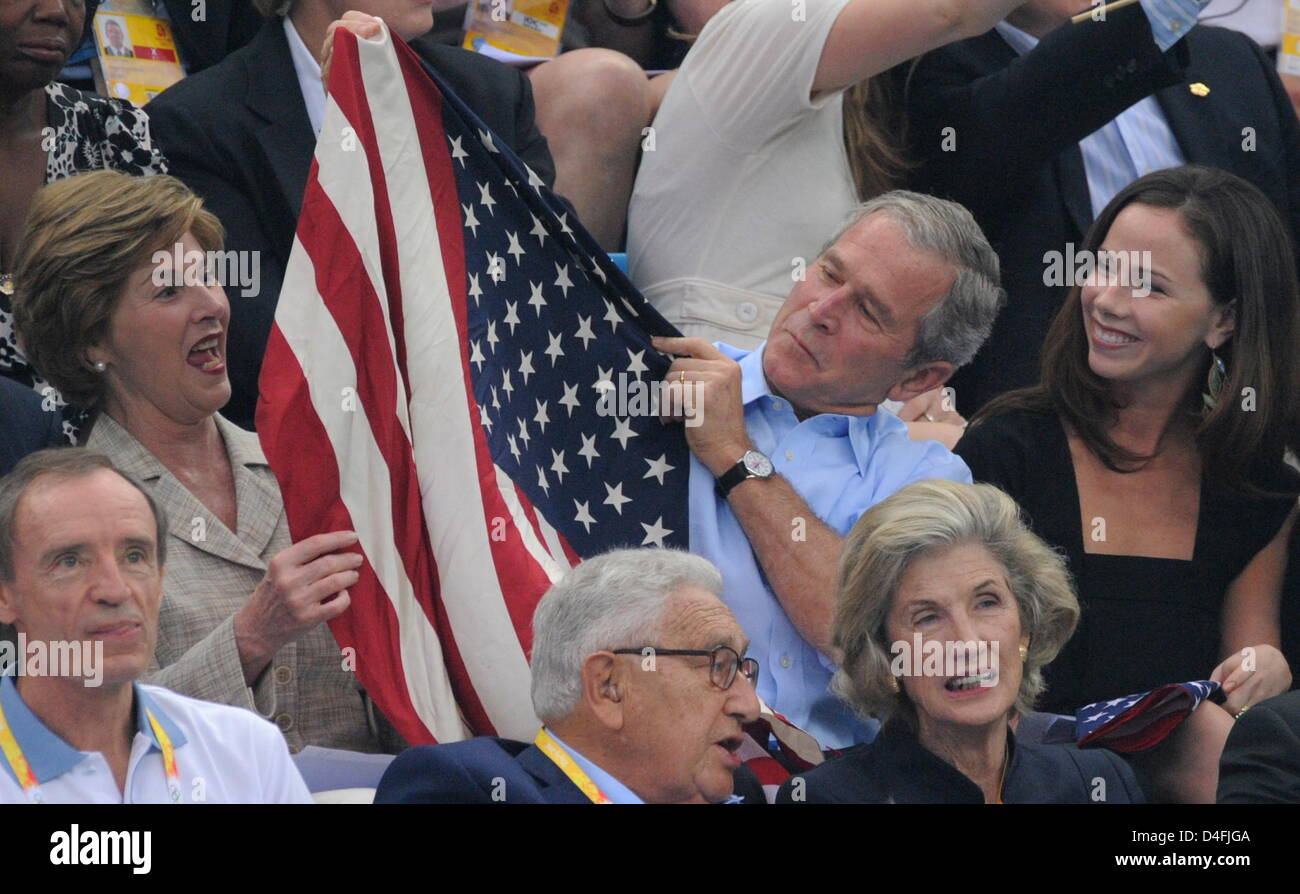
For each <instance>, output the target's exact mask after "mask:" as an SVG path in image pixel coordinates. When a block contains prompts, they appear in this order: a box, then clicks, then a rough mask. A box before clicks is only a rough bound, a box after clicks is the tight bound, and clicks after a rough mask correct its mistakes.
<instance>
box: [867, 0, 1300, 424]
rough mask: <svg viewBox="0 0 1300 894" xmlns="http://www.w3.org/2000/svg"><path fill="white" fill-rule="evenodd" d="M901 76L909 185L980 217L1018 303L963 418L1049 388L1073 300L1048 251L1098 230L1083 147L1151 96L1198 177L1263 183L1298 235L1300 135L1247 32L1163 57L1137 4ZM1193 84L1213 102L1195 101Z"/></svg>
mask: <svg viewBox="0 0 1300 894" xmlns="http://www.w3.org/2000/svg"><path fill="white" fill-rule="evenodd" d="M893 78H894V80H893V83H894V86H895V89H896V90H898V91H900V93H901V94H902V95H903V96H904V97H905V99H904V101H905V105H906V109H907V116H908V131H907V134H908V140H907V142H908V149H909V151H910V153H911V154H912V156H913V157H914V158H916V159H917V160H918V161H919V162H920V163H921V164H920V167H919V168H918V169H917V170H916V171H915V173H914V175H913V177H912V178H911V180H910V182H909V184H908V185H909V186H910V188H912V189H917V190H920V191H922V192H929V193H933V194H935V195H939V196H943V197H945V198H950V199H953V200H955V201H957V202H960V203H961V204H963V205H965V206H966V207H967V208H969V209H970V211H971V213H972V214H974V216H975V219H976V221H978V222H979V224H980V226H981V227H982V228H983V230H984V233H985V235H986V236H987V237H988V239H989V242H990V243H992V245H993V248H994V250H996V251H997V253H998V256H999V258H1000V259H1001V261H1002V285H1003V288H1005V289H1006V290H1007V293H1008V302H1007V306H1006V307H1005V308H1004V309H1003V311H1002V312H1001V313H1000V314H999V315H998V318H997V321H996V323H995V324H994V327H993V334H992V335H991V336H990V338H989V340H988V342H987V343H986V344H985V345H984V347H983V348H982V349H981V350H980V351H979V353H978V354H977V355H976V356H975V359H974V361H972V363H970V364H969V365H967V366H965V367H963V368H961V369H960V370H958V371H957V373H956V374H955V375H954V376H953V377H952V380H951V381H950V383H949V384H951V385H952V386H953V387H954V388H955V389H956V394H957V405H958V408H959V409H960V410H961V412H962V413H964V414H965V415H966V416H970V415H971V414H972V413H973V412H974V411H975V410H977V409H978V408H979V407H980V406H982V405H983V404H984V403H986V402H987V401H988V400H989V399H990V398H992V397H994V396H996V395H998V394H1000V393H1002V392H1004V391H1007V390H1009V389H1012V388H1019V387H1022V386H1026V385H1032V384H1035V383H1036V382H1037V381H1038V379H1039V354H1038V351H1039V347H1040V345H1041V344H1042V342H1043V339H1044V337H1045V335H1046V334H1047V330H1048V327H1049V326H1050V325H1051V322H1052V319H1053V318H1054V317H1055V316H1056V312H1057V310H1059V309H1060V307H1061V305H1062V303H1063V302H1064V300H1065V292H1066V290H1065V289H1064V288H1061V287H1057V286H1048V285H1046V284H1045V283H1044V281H1043V280H1044V275H1043V271H1044V261H1043V254H1044V253H1045V252H1047V251H1060V252H1063V251H1065V245H1066V243H1069V242H1072V243H1074V245H1075V247H1076V249H1078V248H1079V247H1081V246H1080V243H1082V241H1083V236H1084V234H1085V233H1086V232H1087V230H1088V227H1089V226H1090V225H1091V224H1092V219H1093V218H1092V200H1091V197H1090V195H1089V192H1088V179H1087V175H1086V172H1085V169H1084V165H1083V154H1082V152H1081V151H1080V149H1079V141H1080V140H1081V139H1083V138H1084V137H1086V136H1087V135H1088V134H1090V133H1092V132H1093V131H1095V130H1097V129H1098V128H1100V127H1102V126H1103V125H1104V124H1106V123H1107V122H1109V121H1110V120H1112V119H1113V118H1115V117H1116V116H1117V115H1119V113H1120V112H1122V111H1124V110H1125V109H1127V108H1128V107H1129V106H1131V105H1133V104H1134V103H1136V102H1138V101H1139V100H1141V99H1143V98H1144V97H1147V96H1152V95H1154V96H1155V98H1156V101H1157V102H1158V103H1159V104H1160V109H1161V111H1162V112H1163V113H1164V116H1165V119H1166V120H1167V121H1168V124H1169V129H1170V130H1171V131H1172V132H1173V136H1174V139H1175V140H1176V141H1177V143H1178V147H1179V148H1180V149H1181V150H1182V153H1183V157H1184V158H1185V159H1186V161H1187V162H1188V163H1189V164H1202V165H1208V166H1210V167H1215V168H1221V169H1223V170H1226V171H1231V172H1232V173H1234V174H1236V175H1237V176H1239V177H1241V178H1243V179H1245V180H1247V181H1249V182H1250V183H1252V184H1254V185H1255V186H1256V187H1258V188H1259V189H1260V191H1262V192H1263V193H1264V195H1266V196H1268V198H1269V199H1270V200H1272V202H1273V204H1274V205H1275V206H1276V207H1277V209H1278V212H1279V213H1280V214H1281V216H1282V219H1283V220H1284V221H1286V222H1287V223H1288V224H1289V225H1290V226H1291V229H1292V234H1293V236H1295V235H1300V124H1298V123H1297V121H1296V115H1295V112H1294V111H1293V109H1292V108H1291V103H1290V100H1289V99H1288V98H1287V95H1286V91H1285V89H1284V88H1283V86H1282V83H1281V81H1280V80H1279V79H1278V76H1277V72H1276V71H1275V70H1274V65H1273V63H1272V62H1270V61H1269V59H1268V57H1267V56H1265V55H1264V53H1263V51H1261V50H1260V48H1259V47H1258V46H1257V45H1256V44H1255V43H1254V41H1252V40H1251V39H1250V38H1249V37H1246V36H1245V35H1243V34H1239V33H1237V32H1235V31H1228V30H1225V29H1223V28H1215V27H1211V26H1206V25H1197V26H1196V27H1194V28H1192V29H1191V31H1189V32H1188V34H1187V35H1186V36H1185V37H1184V38H1183V39H1182V40H1181V41H1179V42H1178V43H1176V44H1175V45H1174V46H1173V48H1171V49H1170V50H1169V51H1168V52H1166V53H1161V52H1160V49H1159V47H1157V46H1156V43H1155V41H1154V39H1153V38H1152V36H1151V26H1150V23H1149V21H1148V19H1147V17H1146V14H1145V13H1144V12H1143V11H1142V8H1141V7H1140V6H1138V5H1134V6H1130V7H1127V8H1125V9H1120V10H1116V11H1114V12H1111V13H1108V14H1107V16H1106V20H1105V21H1104V22H1094V21H1092V20H1091V19H1089V20H1086V21H1084V22H1081V23H1079V24H1077V25H1075V24H1065V25H1062V26H1061V27H1059V28H1057V29H1056V30H1054V31H1053V32H1051V33H1050V34H1048V35H1046V36H1045V37H1044V38H1043V39H1042V40H1041V41H1040V42H1039V43H1038V45H1037V46H1036V47H1035V48H1034V49H1033V50H1032V51H1031V52H1029V53H1028V54H1026V55H1025V56H1020V55H1018V54H1017V53H1016V51H1015V50H1014V49H1012V47H1011V45H1010V44H1008V43H1007V42H1006V41H1005V40H1004V39H1003V38H1002V35H1000V34H999V33H998V32H997V31H989V32H987V33H985V34H983V35H981V36H979V37H973V38H970V39H967V40H962V41H958V42H957V43H953V44H950V45H948V46H945V47H941V48H939V49H937V50H932V51H931V52H929V53H926V54H925V55H924V56H922V57H921V58H920V59H919V60H918V61H917V62H916V63H915V68H914V69H913V66H912V65H911V64H904V65H902V66H899V67H898V68H896V69H895V70H894V71H893ZM1197 83H1200V84H1203V85H1204V86H1205V87H1207V88H1208V92H1206V91H1202V90H1200V88H1198V90H1197V92H1195V93H1194V92H1192V90H1191V89H1190V87H1191V85H1193V84H1197ZM1246 128H1249V129H1250V130H1249V131H1247V130H1246ZM1248 134H1249V135H1250V137H1251V138H1252V139H1253V146H1254V148H1253V150H1250V151H1246V148H1245V147H1246V145H1247V135H1248ZM1099 210H1100V209H1099Z"/></svg>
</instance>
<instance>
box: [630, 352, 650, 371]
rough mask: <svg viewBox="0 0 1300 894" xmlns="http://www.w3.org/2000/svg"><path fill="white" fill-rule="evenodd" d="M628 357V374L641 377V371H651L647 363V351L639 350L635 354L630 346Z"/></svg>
mask: <svg viewBox="0 0 1300 894" xmlns="http://www.w3.org/2000/svg"><path fill="white" fill-rule="evenodd" d="M627 358H628V359H627V372H628V375H630V376H636V377H637V378H638V379H639V378H641V373H643V372H649V371H650V367H648V366H646V365H645V359H644V358H645V351H637V352H636V353H635V354H633V353H632V349H631V348H628V349H627Z"/></svg>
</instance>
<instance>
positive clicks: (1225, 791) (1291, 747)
mask: <svg viewBox="0 0 1300 894" xmlns="http://www.w3.org/2000/svg"><path fill="white" fill-rule="evenodd" d="M1217 800H1218V802H1219V803H1220V804H1300V690H1296V689H1293V690H1291V691H1290V692H1284V693H1282V694H1281V695H1277V696H1274V697H1273V698H1270V699H1266V700H1264V701H1262V702H1260V703H1259V704H1258V705H1254V706H1253V707H1251V709H1250V710H1249V711H1247V712H1246V713H1245V714H1242V715H1241V719H1240V720H1238V721H1237V722H1236V723H1234V724H1233V725H1232V731H1231V732H1229V733H1228V741H1227V742H1225V743H1224V746H1223V757H1222V758H1220V760H1219V791H1218V797H1217Z"/></svg>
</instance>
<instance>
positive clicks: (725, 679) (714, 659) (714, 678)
mask: <svg viewBox="0 0 1300 894" xmlns="http://www.w3.org/2000/svg"><path fill="white" fill-rule="evenodd" d="M613 652H614V654H615V655H645V656H655V657H658V656H659V655H694V656H697V657H700V658H704V657H707V658H708V659H709V680H710V681H711V682H712V683H713V685H714V686H717V687H718V688H719V689H724V690H725V689H730V688H731V684H732V683H734V682H736V674H737V673H738V672H739V673H742V674H744V675H745V679H746V680H748V681H749V682H750V683H751V684H753V685H754V686H755V687H757V686H758V659H757V658H741V657H740V653H739V652H737V651H736V650H735V649H733V648H731V646H714V647H713V648H712V649H660V648H659V647H658V646H643V647H642V648H640V649H614V650H613Z"/></svg>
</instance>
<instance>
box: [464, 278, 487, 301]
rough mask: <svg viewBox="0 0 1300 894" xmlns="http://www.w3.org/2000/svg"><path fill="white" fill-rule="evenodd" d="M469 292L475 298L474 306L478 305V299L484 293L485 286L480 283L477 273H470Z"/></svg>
mask: <svg viewBox="0 0 1300 894" xmlns="http://www.w3.org/2000/svg"><path fill="white" fill-rule="evenodd" d="M467 294H468V295H469V297H471V298H473V299H474V306H475V307H478V299H479V296H481V295H482V294H483V287H482V286H480V285H479V284H478V274H477V273H471V274H470V275H469V292H468V293H467Z"/></svg>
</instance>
